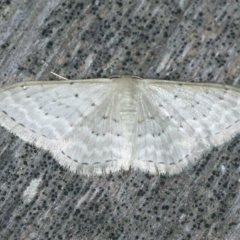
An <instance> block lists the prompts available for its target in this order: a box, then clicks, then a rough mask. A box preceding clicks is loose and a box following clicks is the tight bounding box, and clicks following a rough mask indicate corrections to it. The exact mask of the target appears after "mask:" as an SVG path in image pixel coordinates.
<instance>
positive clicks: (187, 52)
mask: <svg viewBox="0 0 240 240" xmlns="http://www.w3.org/2000/svg"><path fill="white" fill-rule="evenodd" d="M239 36H240V3H239V2H238V1H237V0H236V1H235V0H229V1H206V0H203V1H197V0H196V1H190V0H181V1H179V0H178V1H177V0H176V1H164V0H157V1H147V0H141V1H127V0H123V1H120V0H119V1H113V0H108V1H101V0H98V1H97V0H96V1H94V0H93V1H89V2H87V1H77V0H76V1H61V0H54V1H49V0H48V1H46V0H41V1H39V0H38V1H37V0H32V1H17V0H8V1H7V0H4V1H1V3H0V84H1V85H6V84H11V83H15V82H20V81H23V80H39V79H43V80H47V79H55V77H54V76H52V75H51V74H50V71H54V72H56V73H58V74H61V75H63V76H65V77H67V78H70V79H82V78H95V77H108V76H111V75H116V74H117V75H119V74H125V75H137V76H140V77H142V78H155V79H172V80H183V81H185V80H192V81H197V82H205V81H207V82H219V83H222V82H225V83H228V84H231V85H235V86H238V87H240V80H239V78H240V75H239V62H240V57H239V56H240V55H239V53H240V42H239ZM209 124H211V123H209ZM239 142H240V138H239V136H236V138H234V139H232V141H230V142H228V143H227V144H224V145H223V146H221V147H219V148H215V149H209V152H208V153H206V154H205V155H204V156H203V157H202V159H200V160H199V162H198V164H197V165H196V166H194V167H193V166H192V167H190V168H189V169H188V170H186V171H184V172H182V173H181V174H179V175H177V176H173V177H168V176H150V175H148V174H144V173H142V172H138V171H129V172H124V171H121V172H117V173H114V174H111V175H108V176H98V177H89V178H86V177H83V176H81V175H75V174H73V173H70V172H69V171H68V170H67V169H63V168H62V167H60V165H59V164H58V163H57V162H56V161H55V160H54V159H53V158H52V157H51V155H50V154H49V153H48V152H45V151H43V150H41V149H37V148H35V147H34V146H31V145H29V144H27V143H26V142H23V141H22V140H20V139H19V138H17V137H15V136H13V135H11V134H10V133H8V132H7V131H6V130H5V129H3V128H1V129H0V153H1V155H0V171H1V172H0V239H4V240H5V239H60V240H61V239H71V240H75V239H141V240H143V239H147V240H149V239H182V240H183V239H185V240H186V239H221V240H222V239H226V240H234V239H235V240H237V239H239V236H240V191H239V190H240V182H239V179H240V156H239V154H240V144H239ZM34 180H35V181H34ZM30 183H31V184H34V183H38V188H37V193H36V195H35V196H34V197H33V198H31V196H30V195H29V196H28V197H26V195H24V194H26V189H27V187H28V186H29V185H30ZM31 186H32V187H33V185H31ZM30 192H31V191H30ZM26 199H28V200H26Z"/></svg>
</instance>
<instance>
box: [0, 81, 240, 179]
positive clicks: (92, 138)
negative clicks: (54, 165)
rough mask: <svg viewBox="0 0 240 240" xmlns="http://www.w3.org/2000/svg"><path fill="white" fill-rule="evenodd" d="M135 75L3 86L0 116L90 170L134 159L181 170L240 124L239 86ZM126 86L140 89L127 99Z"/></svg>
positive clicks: (77, 168)
mask: <svg viewBox="0 0 240 240" xmlns="http://www.w3.org/2000/svg"><path fill="white" fill-rule="evenodd" d="M132 79H133V78H131V77H128V78H122V79H121V78H120V79H119V80H118V81H116V82H115V83H116V84H115V85H114V84H113V82H114V81H113V80H112V79H90V80H69V81H49V82H46V81H44V82H43V81H34V82H23V83H17V84H14V85H11V86H7V87H4V88H2V89H0V124H1V125H2V126H3V127H5V128H6V129H8V130H9V131H10V132H12V133H14V134H16V135H17V136H19V137H20V138H22V139H23V140H25V141H27V142H29V143H31V144H34V145H36V146H37V147H40V148H43V149H45V150H48V151H49V152H51V153H52V155H53V156H54V157H55V158H56V160H57V161H58V162H59V163H60V164H61V165H63V166H66V167H68V168H70V170H71V171H74V172H77V173H82V174H87V175H90V174H95V173H96V174H103V173H109V172H114V171H118V170H120V169H129V168H130V166H132V167H133V169H140V170H143V171H145V172H150V173H155V174H156V173H162V174H166V173H168V174H176V173H179V172H181V171H182V169H184V168H185V167H186V166H187V165H189V163H195V161H196V160H197V159H198V158H200V157H201V155H202V154H203V153H204V152H205V151H206V150H208V149H210V148H211V147H212V146H217V145H220V144H222V143H224V142H226V141H228V140H230V138H231V137H233V136H234V135H236V134H238V133H239V132H240V90H239V89H238V88H234V87H231V86H226V85H220V84H208V83H184V82H174V81H164V80H151V79H136V80H132ZM121 80H124V81H125V82H126V83H124V84H125V85H124V84H122V85H121ZM128 80H129V81H128ZM130 80H131V81H130ZM132 85H133V86H132ZM125 86H127V88H129V89H130V90H131V91H132V89H134V90H133V92H134V94H133V95H131V94H130V93H131V91H130V90H129V93H128V94H127V95H126V94H125V95H126V96H127V97H126V96H125V99H124V101H123V100H122V99H121V98H124V94H122V92H124V87H125ZM124 104H125V106H122V105H124ZM128 105H133V106H130V107H129V106H128ZM123 109H124V110H127V111H125V112H124V115H123V114H122V115H121V112H122V111H123ZM134 109H135V110H134ZM128 111H129V112H128ZM134 111H135V113H134ZM128 114H129V115H131V117H129V118H128ZM122 116H124V119H125V120H123V118H122ZM133 116H134V118H133ZM131 119H133V120H134V121H133V122H132V120H131ZM124 121H125V122H124ZM124 124H125V125H127V127H126V126H125V125H124Z"/></svg>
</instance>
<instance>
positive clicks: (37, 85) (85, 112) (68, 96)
mask: <svg viewBox="0 0 240 240" xmlns="http://www.w3.org/2000/svg"><path fill="white" fill-rule="evenodd" d="M111 83H112V80H110V79H97V81H91V80H86V81H84V80H83V81H50V82H45V81H43V82H24V83H18V84H14V85H12V86H9V87H5V88H3V89H1V90H0V109H1V111H0V122H1V125H2V126H4V127H5V128H7V129H8V130H9V131H11V132H12V133H14V134H16V135H17V136H19V137H20V138H22V139H23V140H25V141H27V142H29V143H32V144H35V145H36V146H37V147H40V148H43V149H46V150H49V151H50V152H51V153H52V154H53V156H54V157H55V158H56V159H57V160H58V161H59V163H60V164H61V165H63V166H67V167H69V168H70V169H71V170H72V171H74V172H80V173H86V174H91V173H92V172H94V173H98V174H101V173H103V172H104V171H105V170H106V172H109V171H113V170H114V169H120V168H121V167H122V166H121V165H119V164H120V162H117V161H114V160H115V159H120V158H122V156H121V154H122V151H123V148H124V141H122V139H121V138H119V137H118V136H117V135H122V126H121V124H120V120H119V112H118V107H117V106H115V105H116V104H115V105H114V106H113V104H114V102H113V101H112V100H113V99H112V98H111V94H110V93H111V90H112V89H111V88H112V85H111Z"/></svg>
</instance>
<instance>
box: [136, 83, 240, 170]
mask: <svg viewBox="0 0 240 240" xmlns="http://www.w3.org/2000/svg"><path fill="white" fill-rule="evenodd" d="M139 92H141V94H140V97H139V99H138V114H137V116H138V119H137V122H136V125H135V132H134V144H133V146H134V150H133V158H134V159H136V160H134V161H133V167H134V168H140V169H142V170H145V169H148V170H149V171H150V172H159V173H163V174H165V173H169V174H176V173H179V172H181V171H182V169H184V167H185V166H187V165H188V164H189V163H191V162H192V163H194V162H195V160H197V159H198V158H200V157H201V155H202V154H203V153H204V152H205V151H206V150H207V149H210V148H211V147H213V146H217V145H220V144H222V143H224V142H226V141H228V140H230V139H231V138H232V137H233V136H234V135H236V134H238V133H239V132H240V90H239V89H238V88H234V87H231V86H226V85H221V84H211V83H184V82H175V81H164V80H162V81H157V80H150V79H149V80H147V79H146V80H143V81H142V84H140V86H139Z"/></svg>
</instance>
